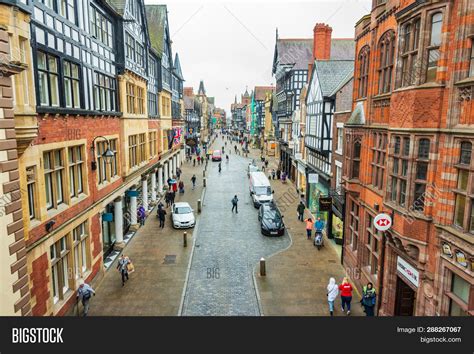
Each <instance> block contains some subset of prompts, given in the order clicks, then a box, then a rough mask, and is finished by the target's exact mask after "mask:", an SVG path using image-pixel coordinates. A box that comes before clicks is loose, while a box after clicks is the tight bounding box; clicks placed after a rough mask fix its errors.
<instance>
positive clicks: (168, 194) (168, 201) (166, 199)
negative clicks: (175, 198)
mask: <svg viewBox="0 0 474 354" xmlns="http://www.w3.org/2000/svg"><path fill="white" fill-rule="evenodd" d="M165 201H166V207H167V208H168V207H169V206H170V205H171V191H170V190H169V191H167V192H166V194H165Z"/></svg>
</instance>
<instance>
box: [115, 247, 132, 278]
mask: <svg viewBox="0 0 474 354" xmlns="http://www.w3.org/2000/svg"><path fill="white" fill-rule="evenodd" d="M130 263H131V262H130V258H128V257H125V256H124V255H123V254H122V255H121V256H120V258H119V261H118V263H117V270H118V271H119V272H120V274H121V275H122V286H124V285H125V282H126V281H127V280H128V279H129V277H128V272H129V267H128V265H129V264H130Z"/></svg>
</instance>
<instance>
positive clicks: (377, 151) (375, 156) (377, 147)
mask: <svg viewBox="0 0 474 354" xmlns="http://www.w3.org/2000/svg"><path fill="white" fill-rule="evenodd" d="M372 141H373V145H372V185H373V186H374V187H375V188H378V189H380V190H382V189H383V182H384V176H385V157H386V149H387V134H384V133H373V135H372Z"/></svg>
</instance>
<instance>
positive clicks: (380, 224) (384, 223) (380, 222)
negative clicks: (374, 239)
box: [374, 213, 392, 231]
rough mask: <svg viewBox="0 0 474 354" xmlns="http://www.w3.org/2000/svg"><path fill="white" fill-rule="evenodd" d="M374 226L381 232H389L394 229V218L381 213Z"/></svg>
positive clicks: (375, 219)
mask: <svg viewBox="0 0 474 354" xmlns="http://www.w3.org/2000/svg"><path fill="white" fill-rule="evenodd" d="M374 226H375V228H376V229H377V230H379V231H387V230H388V229H390V227H392V218H391V216H390V215H388V214H385V213H381V214H378V215H377V216H376V217H375V218H374Z"/></svg>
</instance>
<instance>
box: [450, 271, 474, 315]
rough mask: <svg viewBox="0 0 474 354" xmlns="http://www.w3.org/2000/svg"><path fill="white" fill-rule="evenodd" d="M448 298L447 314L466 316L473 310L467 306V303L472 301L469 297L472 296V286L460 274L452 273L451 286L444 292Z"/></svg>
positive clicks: (473, 293) (473, 292)
mask: <svg viewBox="0 0 474 354" xmlns="http://www.w3.org/2000/svg"><path fill="white" fill-rule="evenodd" d="M446 295H447V296H448V298H449V316H468V315H469V313H470V312H471V313H472V311H473V310H474V309H473V308H469V304H471V306H472V304H473V303H474V302H473V301H472V300H471V299H472V296H474V290H473V286H472V285H471V284H469V282H467V281H466V280H464V279H463V278H461V277H460V276H458V275H456V274H454V273H452V276H451V288H450V291H449V292H447V294H446Z"/></svg>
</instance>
